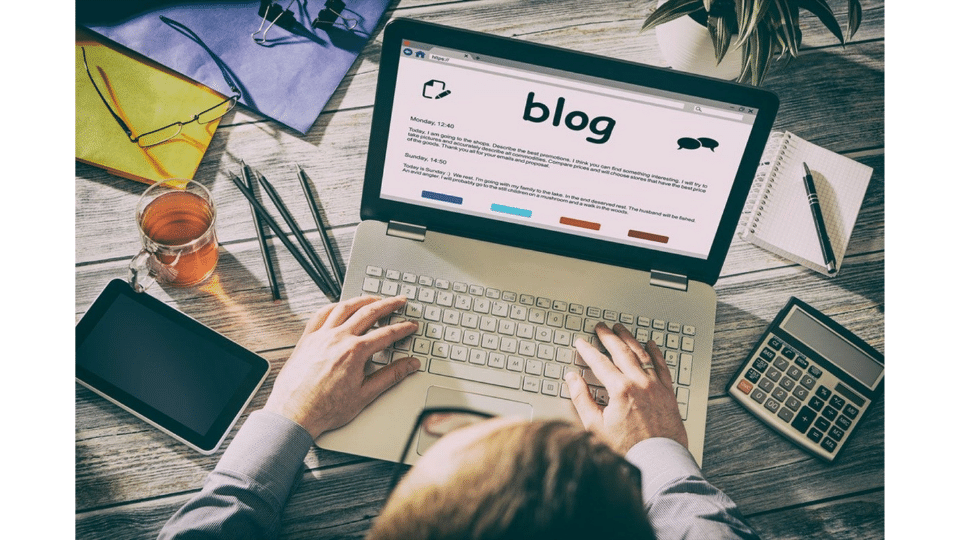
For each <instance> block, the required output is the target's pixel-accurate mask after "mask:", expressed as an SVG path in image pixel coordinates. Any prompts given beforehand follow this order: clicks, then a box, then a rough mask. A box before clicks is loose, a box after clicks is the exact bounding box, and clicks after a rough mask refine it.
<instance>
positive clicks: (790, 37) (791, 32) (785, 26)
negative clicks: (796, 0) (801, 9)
mask: <svg viewBox="0 0 960 540" xmlns="http://www.w3.org/2000/svg"><path fill="white" fill-rule="evenodd" d="M773 3H774V6H776V8H777V12H778V13H779V18H780V28H779V31H780V33H781V35H782V36H783V38H784V40H785V41H786V47H787V49H789V51H790V54H792V55H793V56H798V55H799V54H800V44H799V43H798V41H797V34H796V30H797V20H796V19H795V18H794V17H793V11H792V10H791V9H790V3H789V2H788V1H787V0H773ZM781 57H782V55H781Z"/></svg>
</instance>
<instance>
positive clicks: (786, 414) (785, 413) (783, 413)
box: [777, 407, 793, 422]
mask: <svg viewBox="0 0 960 540" xmlns="http://www.w3.org/2000/svg"><path fill="white" fill-rule="evenodd" d="M777 416H779V417H780V419H781V420H783V421H784V422H789V421H790V420H793V413H792V412H791V411H790V409H788V408H786V407H783V408H782V409H780V412H778V413H777Z"/></svg>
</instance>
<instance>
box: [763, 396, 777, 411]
mask: <svg viewBox="0 0 960 540" xmlns="http://www.w3.org/2000/svg"><path fill="white" fill-rule="evenodd" d="M763 406H764V407H766V409H767V410H768V411H770V412H777V409H779V408H780V402H778V401H777V400H775V399H773V398H770V399H768V400H767V402H766V403H764V404H763Z"/></svg>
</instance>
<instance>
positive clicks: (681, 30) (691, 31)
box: [655, 0, 742, 81]
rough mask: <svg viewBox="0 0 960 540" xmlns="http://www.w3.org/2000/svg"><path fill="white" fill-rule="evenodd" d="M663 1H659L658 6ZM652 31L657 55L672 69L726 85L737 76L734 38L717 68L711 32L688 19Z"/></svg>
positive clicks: (738, 63) (737, 53)
mask: <svg viewBox="0 0 960 540" xmlns="http://www.w3.org/2000/svg"><path fill="white" fill-rule="evenodd" d="M665 1H666V0H659V1H658V2H657V6H658V7H659V6H660V5H661V4H663V3H664V2H665ZM655 30H656V32H657V42H658V43H659V44H660V52H661V54H663V58H664V60H666V61H667V64H668V65H669V66H670V67H672V68H673V69H676V70H679V71H685V72H687V73H696V74H697V75H705V76H707V77H714V78H717V79H725V80H728V81H729V80H733V79H736V78H737V77H738V76H739V75H740V68H741V66H742V64H741V51H740V49H734V48H733V42H734V41H736V39H737V36H736V35H734V36H733V37H732V38H731V47H730V49H728V50H727V54H725V55H724V57H723V61H722V62H720V65H717V57H716V55H715V54H714V52H713V40H712V39H711V38H710V31H709V30H707V28H706V27H705V26H701V25H700V24H699V23H698V22H696V21H694V20H693V19H692V18H690V17H689V16H686V17H680V18H679V19H674V20H672V21H670V22H666V23H663V24H660V25H657V27H656V29H655Z"/></svg>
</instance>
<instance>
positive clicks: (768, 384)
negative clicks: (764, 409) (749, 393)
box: [757, 378, 774, 392]
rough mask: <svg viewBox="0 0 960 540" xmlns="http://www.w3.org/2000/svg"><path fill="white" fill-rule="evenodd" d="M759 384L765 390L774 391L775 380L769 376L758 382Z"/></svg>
mask: <svg viewBox="0 0 960 540" xmlns="http://www.w3.org/2000/svg"><path fill="white" fill-rule="evenodd" d="M757 386H759V387H760V389H761V390H763V391H764V392H772V391H773V388H774V384H773V381H771V380H770V379H767V378H763V379H762V380H761V381H760V382H759V383H757Z"/></svg>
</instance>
